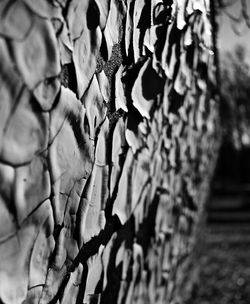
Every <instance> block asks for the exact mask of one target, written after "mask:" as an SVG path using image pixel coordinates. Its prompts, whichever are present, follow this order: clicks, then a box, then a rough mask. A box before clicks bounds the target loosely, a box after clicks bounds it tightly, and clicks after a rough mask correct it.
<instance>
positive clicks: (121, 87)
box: [0, 0, 218, 304]
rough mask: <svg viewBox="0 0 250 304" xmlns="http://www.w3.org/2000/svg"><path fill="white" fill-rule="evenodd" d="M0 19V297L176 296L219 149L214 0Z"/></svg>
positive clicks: (126, 1) (32, 5)
mask: <svg viewBox="0 0 250 304" xmlns="http://www.w3.org/2000/svg"><path fill="white" fill-rule="evenodd" d="M0 15H1V18H0V62H1V68H0V138H1V140H0V145H1V146H0V180H1V183H0V223H1V225H0V303H4V304H21V303H57V304H58V303H64V304H68V303H76V304H79V303H81V304H82V303H181V301H182V293H183V292H182V291H183V290H184V287H185V286H187V285H188V284H189V283H191V282H192V274H191V272H190V270H189V268H190V265H191V263H192V248H193V244H194V242H195V234H196V230H197V227H198V226H197V224H198V222H199V218H200V214H201V212H202V209H203V205H204V201H205V198H206V195H207V193H208V186H209V180H210V177H211V174H212V172H213V167H214V161H215V158H216V153H217V146H218V136H217V134H218V107H217V103H216V100H215V99H214V96H213V93H212V92H213V87H214V85H215V70H216V69H215V64H214V62H215V61H214V43H213V39H212V27H211V20H210V3H209V0H187V1H183V0H174V1H172V0H163V1H161V0H151V1H149V0H95V1H94V0H50V1H49V0H47V1H46V0H16V1H8V0H2V1H1V2H0ZM187 283H188V284H187Z"/></svg>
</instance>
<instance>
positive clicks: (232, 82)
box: [192, 0, 250, 304]
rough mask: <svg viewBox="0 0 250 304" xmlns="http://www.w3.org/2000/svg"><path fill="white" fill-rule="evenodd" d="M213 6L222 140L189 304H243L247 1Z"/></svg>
mask: <svg viewBox="0 0 250 304" xmlns="http://www.w3.org/2000/svg"><path fill="white" fill-rule="evenodd" d="M214 1H215V2H214V5H215V11H216V13H217V16H216V23H217V27H218V34H217V47H218V55H219V65H220V83H219V84H218V85H219V90H220V106H221V120H222V125H223V134H222V136H223V139H222V146H221V150H220V155H219V158H218V163H217V169H216V173H215V176H214V180H213V185H212V193H211V197H210V200H209V202H208V205H207V210H208V213H207V219H206V222H207V225H206V229H205V231H204V233H203V235H202V237H201V240H200V246H199V250H201V253H199V258H200V265H201V269H200V281H199V284H198V286H197V288H196V289H195V290H194V296H193V297H192V304H198V303H199V304H210V303H213V304H249V303H250V1H249V0H214Z"/></svg>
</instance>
